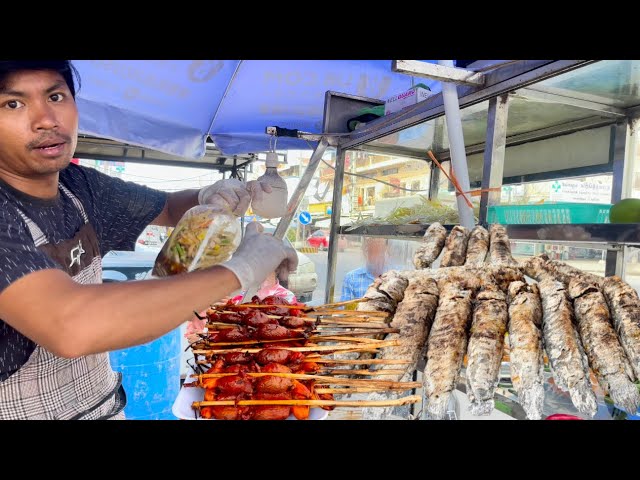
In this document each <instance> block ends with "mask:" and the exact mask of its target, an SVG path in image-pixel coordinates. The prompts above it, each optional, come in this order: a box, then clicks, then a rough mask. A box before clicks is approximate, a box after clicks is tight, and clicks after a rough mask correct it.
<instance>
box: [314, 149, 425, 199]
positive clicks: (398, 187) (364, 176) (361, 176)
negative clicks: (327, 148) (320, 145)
mask: <svg viewBox="0 0 640 480" xmlns="http://www.w3.org/2000/svg"><path fill="white" fill-rule="evenodd" d="M305 141H306V142H307V145H309V148H311V150H313V147H312V146H311V144H310V143H309V142H308V141H307V140H305ZM320 161H321V162H322V163H324V164H325V165H326V166H327V167H329V168H330V169H331V170H333V171H335V169H336V167H334V166H333V165H331V164H330V163H328V162H327V161H326V160H325V159H324V158H321V159H320ZM344 174H345V175H351V176H353V177H360V178H366V179H367V180H373V181H374V182H378V183H382V184H384V185H388V186H390V187H393V188H397V189H398V190H404V191H405V192H428V191H429V189H422V190H414V189H412V188H404V187H400V186H398V185H394V184H393V183H389V182H385V181H384V180H380V179H378V178H374V177H369V176H368V175H363V174H362V173H352V172H347V171H345V172H344Z"/></svg>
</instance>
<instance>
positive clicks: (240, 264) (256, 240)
mask: <svg viewBox="0 0 640 480" xmlns="http://www.w3.org/2000/svg"><path fill="white" fill-rule="evenodd" d="M263 231H264V228H263V227H262V225H260V224H259V223H258V222H251V223H249V224H248V225H247V228H246V229H245V234H244V238H243V239H242V242H241V243H240V246H239V247H238V249H237V250H236V253H234V254H233V257H232V258H231V260H229V261H227V262H226V263H222V264H220V266H221V267H225V268H228V269H229V270H231V271H232V272H233V273H234V274H235V275H236V277H238V280H239V281H240V284H241V285H242V289H243V290H247V289H248V288H249V287H251V286H257V285H259V284H261V283H262V282H263V281H264V279H265V278H267V276H268V275H269V274H270V273H271V272H273V271H275V272H276V274H277V276H278V278H280V279H281V280H286V279H287V278H288V277H289V272H292V271H294V270H295V269H296V268H298V254H297V253H296V251H295V250H294V249H293V248H291V247H288V246H287V245H285V244H284V242H283V241H282V240H279V239H277V238H275V237H274V236H273V235H270V234H267V233H263Z"/></svg>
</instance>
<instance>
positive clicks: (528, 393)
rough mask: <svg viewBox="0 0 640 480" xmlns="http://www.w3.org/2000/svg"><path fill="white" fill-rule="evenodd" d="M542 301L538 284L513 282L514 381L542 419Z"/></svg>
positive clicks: (530, 412)
mask: <svg viewBox="0 0 640 480" xmlns="http://www.w3.org/2000/svg"><path fill="white" fill-rule="evenodd" d="M541 328H542V304H541V301H540V291H539V290H538V286H537V285H536V284H531V285H527V284H526V283H525V282H520V281H518V282H513V283H511V285H509V343H510V352H509V360H510V361H509V363H510V365H511V381H512V382H513V386H514V388H515V390H516V392H517V393H518V399H519V400H520V404H521V405H522V408H523V409H524V411H525V412H526V414H527V418H528V419H529V420H540V419H541V418H542V409H543V404H544V386H543V385H544V354H543V347H542V330H541Z"/></svg>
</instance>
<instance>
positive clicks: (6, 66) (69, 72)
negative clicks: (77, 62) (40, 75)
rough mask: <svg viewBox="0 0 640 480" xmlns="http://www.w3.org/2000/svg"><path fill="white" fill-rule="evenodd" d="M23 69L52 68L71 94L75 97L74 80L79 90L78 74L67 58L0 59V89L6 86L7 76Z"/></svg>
mask: <svg viewBox="0 0 640 480" xmlns="http://www.w3.org/2000/svg"><path fill="white" fill-rule="evenodd" d="M24 70H53V71H55V72H58V73H59V74H60V75H62V78H64V81H65V82H66V83H67V86H68V87H69V90H71V95H73V98H76V87H75V83H74V77H75V80H76V81H77V83H78V90H80V74H79V73H78V70H76V67H74V66H73V64H72V63H71V62H70V61H69V60H0V90H2V89H4V88H5V87H6V85H5V82H6V80H7V77H8V76H9V75H10V74H12V73H15V72H20V71H24Z"/></svg>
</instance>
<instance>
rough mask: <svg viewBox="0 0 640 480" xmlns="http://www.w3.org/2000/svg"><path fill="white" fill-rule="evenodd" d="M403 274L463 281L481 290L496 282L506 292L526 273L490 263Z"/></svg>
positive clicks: (466, 284) (518, 269)
mask: <svg viewBox="0 0 640 480" xmlns="http://www.w3.org/2000/svg"><path fill="white" fill-rule="evenodd" d="M402 274H403V275H404V276H405V277H407V278H411V277H415V276H419V277H427V278H433V279H434V280H435V281H436V282H438V283H440V282H444V281H448V282H454V281H455V282H462V284H463V285H464V287H465V288H468V289H470V290H479V289H480V287H482V285H484V284H486V283H495V284H497V285H498V286H499V287H500V290H502V291H503V292H505V293H506V292H507V290H508V289H509V284H510V283H511V282H515V281H524V275H523V274H522V272H521V271H520V268H516V267H507V266H496V265H489V264H486V265H482V266H458V267H447V268H439V269H437V270H414V271H405V272H402Z"/></svg>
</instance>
